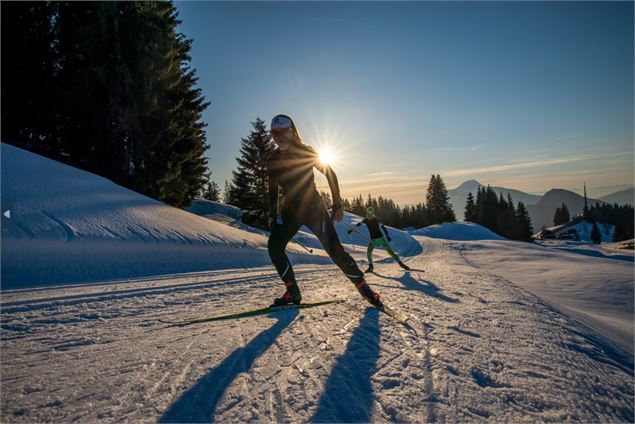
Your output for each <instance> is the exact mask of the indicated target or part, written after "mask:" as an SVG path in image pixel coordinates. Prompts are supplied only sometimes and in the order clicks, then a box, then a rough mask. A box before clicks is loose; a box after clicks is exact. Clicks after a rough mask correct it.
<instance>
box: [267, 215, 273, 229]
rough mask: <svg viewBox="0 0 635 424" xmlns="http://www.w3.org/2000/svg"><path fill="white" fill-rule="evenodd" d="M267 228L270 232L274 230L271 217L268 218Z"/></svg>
mask: <svg viewBox="0 0 635 424" xmlns="http://www.w3.org/2000/svg"><path fill="white" fill-rule="evenodd" d="M267 228H269V229H270V230H271V229H272V228H273V217H272V216H271V215H269V217H268V218H267Z"/></svg>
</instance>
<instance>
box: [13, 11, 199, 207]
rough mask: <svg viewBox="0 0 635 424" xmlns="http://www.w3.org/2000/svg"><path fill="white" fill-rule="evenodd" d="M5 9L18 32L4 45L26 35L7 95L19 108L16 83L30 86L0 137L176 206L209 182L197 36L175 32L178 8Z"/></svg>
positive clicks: (21, 39)
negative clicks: (195, 57)
mask: <svg viewBox="0 0 635 424" xmlns="http://www.w3.org/2000/svg"><path fill="white" fill-rule="evenodd" d="M16 4H18V5H19V3H16ZM5 6H7V5H5V4H3V5H2V11H3V14H2V21H3V22H2V23H3V25H2V30H3V33H4V32H5V30H7V31H11V32H12V34H11V35H10V36H7V37H3V48H4V47H5V41H7V42H8V40H13V39H17V40H20V41H19V42H17V43H14V44H12V45H13V46H16V47H18V48H20V49H24V51H23V54H24V55H26V57H29V58H28V61H23V60H21V58H19V57H12V58H11V59H10V60H11V63H12V67H10V68H12V69H11V71H8V72H7V73H6V75H5V73H4V72H3V76H2V79H3V84H2V87H3V101H7V100H10V101H11V104H12V105H13V103H14V101H13V100H12V99H13V97H15V96H14V94H13V92H12V91H11V90H12V87H14V86H15V85H16V84H17V85H18V86H20V85H21V83H20V81H21V80H29V81H30V83H28V84H26V85H25V89H24V90H23V91H22V93H21V94H20V95H21V96H22V97H23V99H22V100H21V101H20V100H19V101H18V107H11V108H3V135H2V136H3V141H7V142H11V143H14V144H18V145H23V146H26V147H27V148H31V149H32V150H35V151H38V152H39V153H43V154H45V155H46V156H49V157H52V158H54V159H62V160H64V161H66V162H68V163H70V164H72V165H74V166H77V167H80V168H82V169H85V170H88V171H90V172H94V173H96V174H99V175H102V176H105V177H107V178H109V179H111V180H113V181H115V182H117V183H118V184H121V185H124V186H126V187H129V188H132V189H134V190H136V191H139V192H141V193H143V194H146V195H148V196H151V197H154V198H156V199H159V200H163V201H165V202H168V203H170V204H173V205H175V206H184V205H187V204H189V203H190V202H191V200H192V198H193V197H194V196H195V195H196V194H197V193H199V192H200V190H201V189H202V186H203V184H204V182H205V172H206V168H207V159H206V158H205V156H204V153H205V151H206V149H207V148H208V146H207V145H206V144H205V132H204V126H205V125H204V124H203V123H202V122H201V117H202V112H203V110H204V109H205V108H206V107H207V105H208V103H206V102H205V101H204V98H203V97H202V95H201V91H200V89H196V88H195V85H196V81H197V78H196V76H195V71H194V70H193V69H191V68H190V67H189V62H190V60H191V58H190V56H189V51H190V49H191V40H187V39H186V38H185V37H184V36H183V35H182V34H180V33H178V32H177V26H178V24H179V20H178V19H177V16H178V14H177V11H176V8H175V6H174V5H173V4H172V3H170V2H59V3H52V2H51V3H48V2H37V3H36V2H33V3H30V4H27V3H26V2H24V4H23V5H22V6H24V7H25V8H26V9H23V10H22V11H21V12H19V13H17V12H16V14H13V15H14V16H12V12H11V11H13V10H14V9H13V6H8V7H5ZM15 7H20V6H15ZM25 11H26V12H25ZM5 12H7V13H5ZM27 12H28V13H27ZM20 17H22V18H25V17H26V18H28V20H30V24H28V23H27V22H26V21H24V19H23V20H22V21H21V20H20ZM26 18H25V19H26ZM9 20H15V23H16V26H15V27H14V28H12V27H11V25H10V24H9V22H8V21H9ZM36 21H37V22H36ZM5 24H6V25H5ZM36 32H37V33H39V35H37V37H35V33H36ZM20 43H22V44H20ZM6 52H8V53H9V54H11V52H12V50H11V48H8V49H7V50H6ZM4 55H5V51H4V50H3V57H4ZM33 63H36V64H37V66H33ZM14 64H17V67H16V68H15V72H13V65H14ZM5 76H6V77H7V78H8V79H7V78H5ZM5 88H6V90H5ZM5 94H6V96H7V97H6V98H5ZM43 96H44V97H43ZM46 96H48V97H46ZM51 99H53V100H51ZM22 106H24V107H22ZM5 111H6V112H7V113H6V114H5ZM5 118H6V121H5ZM16 128H17V129H18V130H17V132H16ZM5 130H6V132H5Z"/></svg>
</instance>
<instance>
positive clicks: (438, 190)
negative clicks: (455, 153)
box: [426, 174, 456, 224]
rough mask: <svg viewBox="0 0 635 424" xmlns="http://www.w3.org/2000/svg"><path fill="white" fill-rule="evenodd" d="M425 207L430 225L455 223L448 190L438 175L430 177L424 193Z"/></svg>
mask: <svg viewBox="0 0 635 424" xmlns="http://www.w3.org/2000/svg"><path fill="white" fill-rule="evenodd" d="M426 207H427V209H428V213H429V214H430V224H442V223H444V222H455V221H456V217H455V216H454V211H453V210H452V205H450V198H449V196H448V190H447V189H446V188H445V183H444V182H443V180H442V179H441V176H440V175H438V174H437V175H432V176H431V177H430V183H429V184H428V191H427V193H426Z"/></svg>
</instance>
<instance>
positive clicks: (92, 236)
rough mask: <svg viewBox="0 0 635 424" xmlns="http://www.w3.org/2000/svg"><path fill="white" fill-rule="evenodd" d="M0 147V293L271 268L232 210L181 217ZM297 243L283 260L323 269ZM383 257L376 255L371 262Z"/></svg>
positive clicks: (263, 244) (209, 205)
mask: <svg viewBox="0 0 635 424" xmlns="http://www.w3.org/2000/svg"><path fill="white" fill-rule="evenodd" d="M1 149H2V150H1V156H2V203H3V204H4V205H6V204H11V205H12V207H11V214H12V215H11V219H10V222H11V224H10V225H9V226H8V227H7V228H3V232H2V288H3V289H7V288H15V287H26V286H34V285H42V284H46V285H50V284H58V283H76V282H85V281H104V280H108V279H120V278H134V277H139V276H150V275H160V274H166V273H178V272H196V271H206V270H212V269H222V268H236V267H238V268H244V267H253V266H266V265H270V264H271V262H270V259H269V255H268V253H267V239H268V233H266V232H265V231H262V230H258V229H254V228H251V227H248V226H246V225H244V224H242V223H240V221H239V217H240V214H241V211H240V210H239V209H237V208H234V207H232V206H227V205H222V204H218V203H216V204H214V203H213V202H206V201H203V200H199V201H197V202H195V203H194V204H193V205H192V207H191V208H190V211H191V212H193V213H189V212H187V211H184V210H181V209H178V208H173V207H170V206H168V205H165V204H164V203H161V202H159V201H156V200H154V199H151V198H148V197H146V196H143V195H140V194H139V193H136V192H134V191H131V190H128V189H126V188H123V187H121V186H118V185H116V184H114V183H112V182H111V181H109V180H107V179H105V178H102V177H99V176H96V175H94V174H90V173H88V172H84V171H81V170H79V169H76V168H73V167H70V166H67V165H64V164H61V163H59V162H55V161H52V160H50V159H47V158H44V157H42V156H38V155H35V154H33V153H30V152H27V151H25V150H21V149H18V148H16V147H13V146H10V145H7V144H4V143H2V145H1ZM199 215H203V216H199ZM355 219H357V217H356V216H354V215H350V214H347V215H346V217H345V220H346V221H347V222H351V221H353V220H355ZM336 227H337V231H338V234H339V235H340V237H341V239H342V242H343V243H345V244H346V246H345V247H346V248H347V249H348V250H349V251H350V252H351V253H353V254H354V256H355V257H356V258H357V259H361V258H365V257H366V255H365V249H362V248H360V247H358V246H356V245H355V243H357V244H360V243H363V244H364V246H365V243H366V242H365V241H364V240H362V239H361V238H359V237H358V238H357V239H356V238H354V237H353V238H351V237H349V236H348V235H347V234H346V229H347V227H345V226H344V224H342V223H338V224H337V225H336ZM305 230H306V229H305ZM391 231H392V234H393V240H394V241H393V247H394V248H395V250H396V251H397V252H398V253H399V254H400V255H403V256H410V255H414V254H418V253H419V252H421V247H420V246H419V244H418V243H417V242H416V241H415V240H414V239H413V238H412V237H411V236H410V235H408V234H407V233H404V232H402V231H399V230H394V229H393V230H391ZM298 239H299V240H300V242H302V243H304V244H305V245H308V246H309V247H312V248H314V252H313V254H309V253H308V252H307V251H306V250H305V249H304V248H302V247H300V246H299V245H298V244H296V243H294V242H292V243H290V245H289V247H288V250H287V251H288V253H290V258H291V260H292V262H294V263H330V259H329V258H328V256H327V255H326V253H325V252H324V251H323V250H321V245H320V243H319V241H318V240H317V239H316V238H315V237H314V236H313V235H312V234H308V233H301V234H300V235H299V236H298ZM351 242H354V244H351ZM386 257H387V254H386V253H385V252H382V251H379V250H376V253H375V258H376V259H377V260H381V259H383V258H386Z"/></svg>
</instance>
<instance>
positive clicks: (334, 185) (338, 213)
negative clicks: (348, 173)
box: [311, 149, 344, 221]
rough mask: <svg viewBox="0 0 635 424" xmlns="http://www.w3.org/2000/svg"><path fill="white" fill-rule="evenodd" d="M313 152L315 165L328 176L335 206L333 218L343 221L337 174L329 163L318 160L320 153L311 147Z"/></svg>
mask: <svg viewBox="0 0 635 424" xmlns="http://www.w3.org/2000/svg"><path fill="white" fill-rule="evenodd" d="M311 151H312V153H313V154H314V155H315V156H314V157H315V167H316V168H317V169H318V171H320V172H321V173H322V174H324V176H325V177H326V180H327V181H328V182H329V188H330V189H331V198H332V199H333V207H332V211H333V212H332V215H333V219H335V220H336V221H341V220H342V218H343V217H344V212H343V211H342V199H341V198H340V185H339V183H338V181H337V175H335V171H333V168H331V167H330V166H329V165H326V164H322V163H320V162H319V160H318V154H317V152H316V151H315V150H314V149H311Z"/></svg>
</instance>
